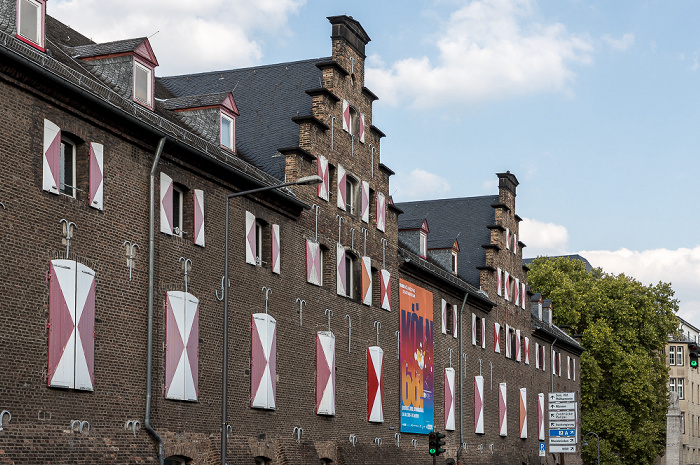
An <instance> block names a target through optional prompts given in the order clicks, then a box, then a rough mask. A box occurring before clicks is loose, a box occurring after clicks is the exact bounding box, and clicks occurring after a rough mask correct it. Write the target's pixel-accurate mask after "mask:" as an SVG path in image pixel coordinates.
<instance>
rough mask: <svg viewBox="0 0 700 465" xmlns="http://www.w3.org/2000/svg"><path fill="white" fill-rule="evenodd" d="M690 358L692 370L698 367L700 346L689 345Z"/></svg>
mask: <svg viewBox="0 0 700 465" xmlns="http://www.w3.org/2000/svg"><path fill="white" fill-rule="evenodd" d="M688 357H690V368H697V367H698V345H697V344H696V343H694V342H691V343H690V344H688Z"/></svg>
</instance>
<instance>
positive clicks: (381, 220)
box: [377, 192, 386, 232]
mask: <svg viewBox="0 0 700 465" xmlns="http://www.w3.org/2000/svg"><path fill="white" fill-rule="evenodd" d="M377 229H378V230H380V231H381V232H385V231H386V197H384V194H382V193H381V192H377Z"/></svg>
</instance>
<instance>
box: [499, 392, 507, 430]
mask: <svg viewBox="0 0 700 465" xmlns="http://www.w3.org/2000/svg"><path fill="white" fill-rule="evenodd" d="M506 393H507V390H506V383H499V384H498V434H499V435H501V436H508V403H507V402H506Z"/></svg>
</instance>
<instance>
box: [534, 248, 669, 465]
mask: <svg viewBox="0 0 700 465" xmlns="http://www.w3.org/2000/svg"><path fill="white" fill-rule="evenodd" d="M527 280H528V283H529V285H530V287H531V289H532V290H533V292H540V293H542V296H543V297H544V298H545V299H552V304H553V307H554V317H555V319H556V324H557V325H559V326H562V325H569V326H570V328H571V331H572V334H580V335H581V336H582V337H583V341H582V344H583V347H584V348H585V349H586V351H585V352H584V353H583V355H582V356H581V416H582V418H581V420H582V422H581V424H582V428H583V431H582V434H583V433H586V432H588V431H594V432H596V433H598V434H599V436H600V439H601V441H600V461H601V463H605V464H622V463H634V464H638V465H645V464H652V463H653V462H654V459H655V458H656V457H657V456H659V455H661V454H662V453H663V451H664V447H665V445H666V412H667V409H668V389H667V384H668V368H667V367H666V363H665V357H664V347H665V345H666V341H667V340H668V336H669V335H670V334H673V333H674V332H675V331H676V330H677V328H678V320H677V319H676V316H675V313H676V312H677V311H678V300H677V299H675V298H674V293H673V289H671V285H670V284H668V283H662V282H660V283H658V284H657V285H655V286H652V285H648V286H645V285H643V284H642V283H640V282H639V281H637V280H635V279H634V278H630V277H628V276H625V275H624V274H619V275H613V274H608V273H605V272H603V270H601V269H600V268H596V269H594V270H592V271H591V272H586V269H585V265H584V264H583V263H582V262H581V261H579V260H569V259H568V258H566V257H556V258H547V257H539V258H537V259H536V260H535V261H534V262H533V263H532V264H531V265H530V271H529V272H528V274H527ZM582 453H583V457H584V460H585V462H586V463H595V458H596V453H597V445H596V444H595V438H593V437H592V436H589V446H588V447H584V448H583V449H582Z"/></svg>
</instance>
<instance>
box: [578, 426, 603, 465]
mask: <svg viewBox="0 0 700 465" xmlns="http://www.w3.org/2000/svg"><path fill="white" fill-rule="evenodd" d="M589 434H592V435H593V436H595V438H596V439H597V440H598V441H597V443H598V465H600V438H599V437H598V435H597V434H595V433H594V432H593V431H589V432H588V433H586V434H585V435H584V436H583V442H582V443H581V445H583V446H587V445H588V443H587V442H586V438H587V437H588V435H589Z"/></svg>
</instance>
